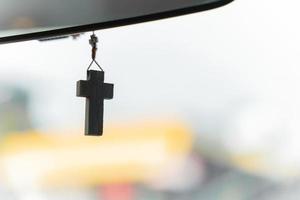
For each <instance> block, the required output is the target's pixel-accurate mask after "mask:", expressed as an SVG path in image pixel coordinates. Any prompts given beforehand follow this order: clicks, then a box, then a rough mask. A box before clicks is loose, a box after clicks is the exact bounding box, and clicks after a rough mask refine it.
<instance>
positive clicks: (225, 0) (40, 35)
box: [0, 0, 234, 44]
mask: <svg viewBox="0 0 300 200" xmlns="http://www.w3.org/2000/svg"><path fill="white" fill-rule="evenodd" d="M233 1H234V0H221V1H218V2H215V3H209V4H206V5H200V6H194V7H189V8H183V9H177V10H171V11H167V12H161V13H155V14H150V15H144V16H138V17H133V18H127V19H120V20H116V21H109V22H101V23H95V24H88V25H82V26H75V27H68V28H62V29H56V30H49V31H42V32H35V33H28V34H22V35H15V36H7V37H2V38H0V44H6V43H13V42H22V41H28V40H41V39H46V38H52V37H60V36H68V35H74V34H78V33H82V32H88V31H95V30H101V29H108V28H115V27H119V26H126V25H131V24H138V23H143V22H149V21H155V20H160V19H165V18H170V17H176V16H180V15H186V14H191V13H196V12H202V11H206V10H211V9H215V8H218V7H221V6H224V5H227V4H229V3H231V2H233Z"/></svg>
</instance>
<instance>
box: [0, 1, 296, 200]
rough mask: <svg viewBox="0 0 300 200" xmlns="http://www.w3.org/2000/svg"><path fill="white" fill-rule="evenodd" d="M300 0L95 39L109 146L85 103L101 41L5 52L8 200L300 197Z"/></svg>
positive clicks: (1, 132) (3, 129)
mask: <svg viewBox="0 0 300 200" xmlns="http://www.w3.org/2000/svg"><path fill="white" fill-rule="evenodd" d="M299 6H300V3H298V2H297V1H293V0H287V1H284V2H282V1H279V0H275V1H274V0H265V1H260V0H251V1H236V2H234V3H232V4H230V5H227V6H225V7H223V8H220V9H216V10H212V11H208V12H204V13H198V14H192V15H187V16H182V17H177V18H172V19H167V20H161V21H156V22H151V23H144V24H139V25H131V26H126V27H120V28H115V29H108V30H102V31H97V32H96V34H97V36H98V37H99V40H100V44H99V50H98V58H97V60H98V61H99V62H100V63H101V66H102V67H103V68H104V69H105V71H106V77H105V78H106V82H109V83H114V84H115V97H114V99H113V100H110V101H106V102H105V130H104V136H103V137H101V138H94V137H92V138H90V137H84V136H83V134H84V133H83V132H84V127H83V126H84V111H85V110H84V106H85V100H84V99H83V98H77V97H76V95H75V90H76V81H77V80H80V79H85V78H86V77H85V76H86V69H87V67H88V64H89V62H90V50H91V49H90V46H89V43H88V40H89V36H90V34H91V33H85V34H83V35H81V36H80V37H78V38H76V39H72V38H68V39H64V40H56V41H48V42H38V41H30V42H22V43H15V44H6V45H1V46H0V55H1V59H0V60H1V65H0V199H5V200H6V199H7V200H48V199H51V200H52V199H54V200H68V199H72V200H77V199H80V200H82V199H86V200H136V199H138V200H169V199H170V200H176V199H179V200H195V199H205V200H210V199H212V200H213V199H222V200H227V199H228V200H243V199H272V200H274V199H275V200H276V199H284V200H285V199H299V198H300V192H299V191H300V180H299V177H300V176H299V175H300V145H299V141H300V134H299V132H300V103H299V102H300V101H299V100H300V93H299V91H298V86H299V84H300V79H299V78H300V69H299V65H300V60H299V55H298V54H299V53H300V38H299V35H300V28H299V26H298V25H297V19H299V18H300V13H299V11H298V8H299Z"/></svg>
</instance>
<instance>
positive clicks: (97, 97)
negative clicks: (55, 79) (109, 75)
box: [77, 70, 114, 136]
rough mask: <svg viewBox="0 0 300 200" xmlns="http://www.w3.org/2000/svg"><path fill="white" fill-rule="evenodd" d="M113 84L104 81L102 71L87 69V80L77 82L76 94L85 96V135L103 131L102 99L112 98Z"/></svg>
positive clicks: (93, 134) (95, 134)
mask: <svg viewBox="0 0 300 200" xmlns="http://www.w3.org/2000/svg"><path fill="white" fill-rule="evenodd" d="M113 89H114V85H113V84H109V83H104V72H103V71H95V70H88V71H87V80H86V81H82V80H80V81H78V82H77V96H78V97H86V108H85V135H91V136H101V135H102V133H103V101H104V99H112V98H113Z"/></svg>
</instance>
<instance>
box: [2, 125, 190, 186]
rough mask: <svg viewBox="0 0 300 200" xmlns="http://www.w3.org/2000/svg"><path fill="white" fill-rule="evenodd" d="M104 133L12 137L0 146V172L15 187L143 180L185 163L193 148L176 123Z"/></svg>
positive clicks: (119, 127)
mask: <svg viewBox="0 0 300 200" xmlns="http://www.w3.org/2000/svg"><path fill="white" fill-rule="evenodd" d="M104 133H105V134H104V136H102V137H86V136H83V135H82V134H83V133H82V132H81V131H78V132H76V131H75V132H73V133H70V132H69V133H68V134H63V133H60V134H57V133H55V134H54V133H49V134H41V133H38V132H29V133H23V134H13V135H11V136H9V137H8V138H6V139H5V141H4V142H3V143H2V145H1V149H0V162H1V170H0V173H1V174H2V176H3V177H5V180H7V183H8V184H10V185H13V186H14V187H22V186H23V185H28V184H32V185H39V186H40V185H43V186H92V185H99V184H108V183H124V182H143V181H147V180H148V179H151V178H153V177H155V176H156V175H157V174H159V173H160V172H161V171H162V170H163V169H164V167H166V166H168V165H170V163H172V162H174V161H176V162H177V161H178V160H180V159H184V158H185V157H186V156H187V155H188V154H189V152H190V150H191V146H192V137H191V133H190V131H189V129H188V128H187V127H186V126H185V125H184V124H182V123H180V122H178V121H173V122H170V121H162V122H144V123H137V124H123V125H113V126H111V127H108V128H107V129H106V130H105V132H104ZM174 163H175V162H174ZM174 167H176V166H174Z"/></svg>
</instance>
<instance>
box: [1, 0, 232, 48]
mask: <svg viewBox="0 0 300 200" xmlns="http://www.w3.org/2000/svg"><path fill="white" fill-rule="evenodd" d="M232 1H233V0H22V1H20V0H1V3H0V44H1V43H9V42H18V41H26V40H35V39H43V38H49V37H58V36H64V35H72V34H76V33H80V32H86V31H92V30H99V29H106V28H113V27H118V26H124V25H130V24H136V23H141V22H147V21H153V20H159V19H163V18H168V17H174V16H179V15H184V14H189V13H194V12H200V11H205V10H209V9H214V8H217V7H220V6H223V5H226V4H228V3H230V2H232Z"/></svg>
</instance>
